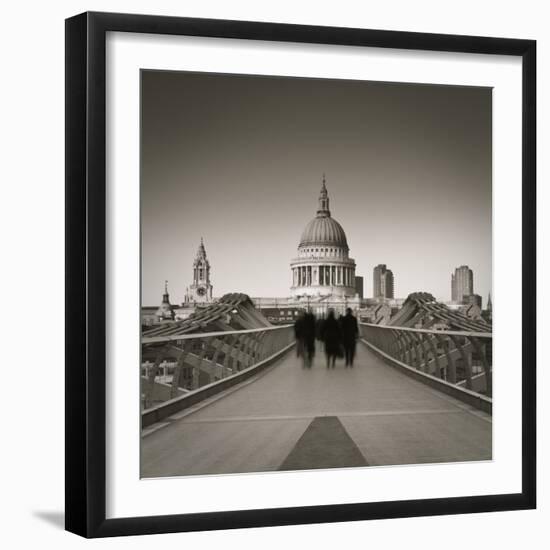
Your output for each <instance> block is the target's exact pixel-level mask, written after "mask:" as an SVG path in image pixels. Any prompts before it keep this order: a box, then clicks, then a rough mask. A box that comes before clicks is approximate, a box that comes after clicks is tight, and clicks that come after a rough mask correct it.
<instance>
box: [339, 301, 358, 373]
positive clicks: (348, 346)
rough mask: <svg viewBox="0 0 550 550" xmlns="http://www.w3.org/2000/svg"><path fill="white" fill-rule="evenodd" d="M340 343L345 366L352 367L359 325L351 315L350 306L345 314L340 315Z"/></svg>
mask: <svg viewBox="0 0 550 550" xmlns="http://www.w3.org/2000/svg"><path fill="white" fill-rule="evenodd" d="M341 325H342V344H343V345H344V355H345V358H346V367H353V360H354V358H355V346H356V343H357V338H358V337H359V327H358V325H357V319H356V318H355V317H354V316H353V312H352V311H351V308H349V307H348V309H347V310H346V314H345V315H344V317H342V322H341Z"/></svg>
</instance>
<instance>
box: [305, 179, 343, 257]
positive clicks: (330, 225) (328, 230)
mask: <svg viewBox="0 0 550 550" xmlns="http://www.w3.org/2000/svg"><path fill="white" fill-rule="evenodd" d="M316 245H320V246H326V245H328V246H336V247H342V248H345V249H348V242H347V239H346V234H345V233H344V230H343V228H342V226H341V225H340V224H339V223H338V222H337V221H336V220H335V219H334V218H331V216H330V209H329V198H328V193H327V188H326V185H325V178H324V176H323V186H322V187H321V193H320V194H319V206H318V208H317V216H315V218H313V219H312V220H311V221H310V222H309V223H308V224H307V225H306V227H305V229H304V231H303V232H302V237H301V238H300V244H299V247H302V246H316Z"/></svg>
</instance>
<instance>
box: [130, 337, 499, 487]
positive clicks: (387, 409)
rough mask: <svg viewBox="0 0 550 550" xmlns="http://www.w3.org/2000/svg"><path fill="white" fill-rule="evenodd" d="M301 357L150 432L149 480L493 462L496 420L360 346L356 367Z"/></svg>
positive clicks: (146, 439) (146, 444) (145, 450)
mask: <svg viewBox="0 0 550 550" xmlns="http://www.w3.org/2000/svg"><path fill="white" fill-rule="evenodd" d="M317 348H318V349H317V354H316V357H315V361H314V364H313V366H312V368H310V369H305V368H303V367H302V363H301V360H300V359H299V358H297V357H296V355H295V353H294V351H292V352H291V353H288V354H286V356H284V357H283V358H281V359H280V360H279V361H278V362H277V363H276V364H275V365H274V366H273V367H271V368H270V369H268V370H267V371H265V372H264V373H262V374H259V375H258V376H257V377H256V378H253V379H251V380H249V381H247V382H245V383H243V384H242V385H240V386H237V387H235V388H232V389H231V390H228V391H226V392H224V393H223V394H220V395H218V396H216V397H215V398H213V399H211V400H209V401H208V402H205V403H203V404H201V405H200V406H198V407H197V408H195V409H193V410H190V411H182V412H181V413H178V414H176V415H174V416H173V417H170V418H168V419H167V420H166V421H165V422H162V423H160V424H157V425H154V426H152V427H150V428H148V429H147V430H145V432H144V435H143V437H142V446H141V449H142V450H141V453H142V455H141V465H142V472H141V473H142V477H164V476H180V475H193V474H223V473H243V472H261V471H275V470H300V469H313V468H330V467H351V466H379V465H396V464H418V463H437V462H461V461H472V460H490V459H491V449H492V441H491V437H492V420H491V416H489V415H487V414H485V413H483V412H480V411H478V410H476V409H473V408H472V407H470V406H468V405H465V404H464V403H462V402H460V401H458V400H456V399H454V398H452V397H449V396H447V395H445V394H442V393H440V392H438V391H437V390H434V389H432V388H430V387H428V386H426V385H424V384H422V383H420V382H417V381H415V380H412V379H411V378H409V377H407V376H406V375H404V374H402V373H401V372H399V371H398V370H397V369H394V368H392V367H390V366H388V365H387V364H386V363H384V362H383V361H382V360H381V359H380V358H378V357H377V356H376V355H374V354H373V353H372V352H371V351H370V350H369V349H368V348H367V347H366V346H365V345H363V344H358V346H357V357H356V361H355V366H354V367H353V368H345V367H344V365H343V361H342V360H340V361H339V362H337V364H336V368H335V369H327V368H326V365H325V358H324V354H323V353H322V350H321V349H319V348H320V346H319V345H318V346H317Z"/></svg>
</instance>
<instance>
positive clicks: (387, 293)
mask: <svg viewBox="0 0 550 550" xmlns="http://www.w3.org/2000/svg"><path fill="white" fill-rule="evenodd" d="M372 292H373V297H374V298H376V299H380V298H383V299H388V300H391V299H393V298H394V278H393V272H392V270H391V269H388V268H387V266H386V264H379V265H377V266H376V267H375V268H374V270H373V281H372Z"/></svg>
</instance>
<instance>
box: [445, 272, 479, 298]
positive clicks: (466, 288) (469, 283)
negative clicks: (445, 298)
mask: <svg viewBox="0 0 550 550" xmlns="http://www.w3.org/2000/svg"><path fill="white" fill-rule="evenodd" d="M472 294H474V272H473V271H472V270H471V269H470V268H469V267H468V266H467V265H461V266H460V267H457V268H456V269H455V272H454V273H453V274H452V275H451V300H452V301H453V302H455V303H457V304H462V303H464V300H465V299H466V296H471V295H472Z"/></svg>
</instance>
